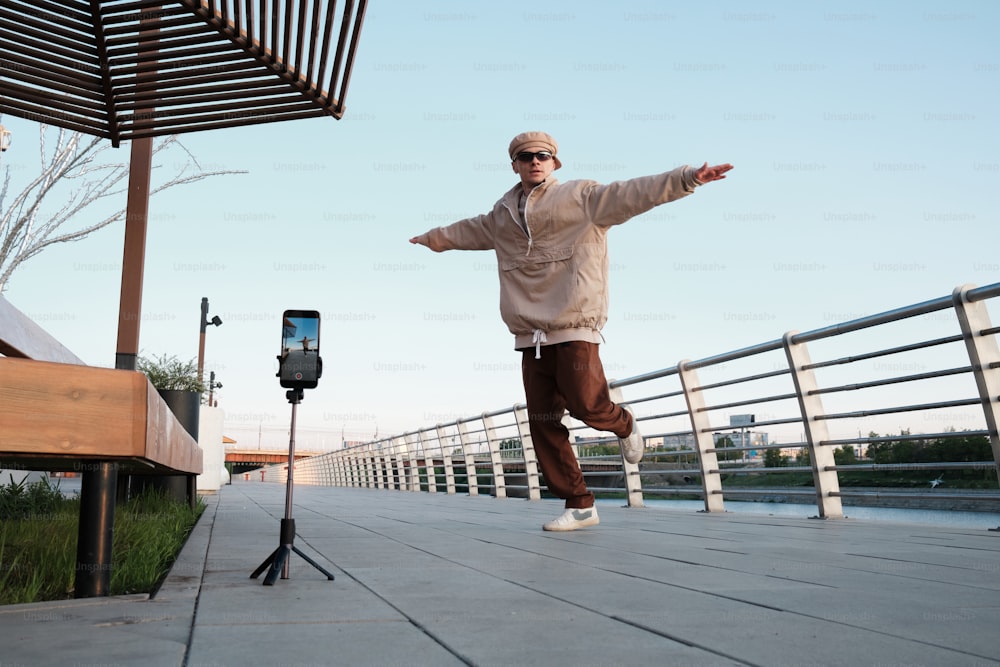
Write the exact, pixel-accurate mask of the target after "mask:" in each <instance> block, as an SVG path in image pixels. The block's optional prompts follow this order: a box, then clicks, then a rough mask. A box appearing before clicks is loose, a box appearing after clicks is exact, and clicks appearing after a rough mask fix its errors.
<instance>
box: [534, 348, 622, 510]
mask: <svg viewBox="0 0 1000 667" xmlns="http://www.w3.org/2000/svg"><path fill="white" fill-rule="evenodd" d="M522 355H523V356H522V357H521V375H522V376H523V378H524V394H525V398H526V402H527V405H528V426H529V430H530V431H531V441H532V443H533V444H534V447H535V454H536V455H537V457H538V465H539V467H540V468H541V470H542V474H543V475H545V483H546V484H547V485H548V487H549V491H551V492H552V493H554V494H555V495H556V496H558V497H559V498H562V499H563V500H565V501H566V507H567V508H575V509H582V508H585V507H591V506H592V505H593V504H594V494H593V493H591V492H590V491H589V490H588V489H587V484H586V482H585V481H584V478H583V473H582V472H581V471H580V464H579V463H578V462H577V460H576V457H575V456H574V455H573V448H572V446H571V445H570V441H569V430H568V429H567V428H566V427H565V426H563V423H562V417H563V413H564V411H566V410H568V411H569V413H570V415H572V416H573V417H574V418H576V419H579V420H580V421H582V422H583V423H584V424H586V425H587V426H590V427H591V428H593V429H596V430H598V431H610V432H611V433H614V434H615V435H617V436H618V437H619V438H626V437H628V436H629V434H630V433H632V416H631V415H630V414H629V413H628V412H627V411H626V410H625V409H624V408H622V407H621V406H619V405H617V404H615V403H613V402H612V401H611V396H610V395H609V393H608V381H607V380H606V379H605V377H604V366H602V365H601V359H600V357H599V356H598V346H597V344H595V343H587V342H584V341H572V342H569V343H557V344H555V345H546V346H543V347H542V348H541V359H535V348H533V347H532V348H530V349H526V350H523V351H522Z"/></svg>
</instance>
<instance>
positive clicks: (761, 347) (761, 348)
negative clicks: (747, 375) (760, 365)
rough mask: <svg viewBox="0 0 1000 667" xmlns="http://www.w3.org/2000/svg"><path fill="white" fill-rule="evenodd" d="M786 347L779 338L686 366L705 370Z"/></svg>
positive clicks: (706, 358)
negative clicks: (708, 367)
mask: <svg viewBox="0 0 1000 667" xmlns="http://www.w3.org/2000/svg"><path fill="white" fill-rule="evenodd" d="M784 345H785V344H784V341H782V340H781V339H780V338H779V339H778V340H771V341H768V342H766V343H758V344H757V345H751V346H750V347H744V348H741V349H739V350H733V351H732V352H723V353H722V354H716V355H714V356H711V357H705V358H704V359H698V360H696V361H688V362H686V363H685V364H684V365H685V366H686V367H687V368H688V369H691V370H697V369H699V368H705V367H707V366H714V365H716V364H724V363H726V362H727V361H735V360H736V359H743V358H745V357H752V356H754V355H756V354H764V353H765V352H774V351H775V350H780V349H782V348H783V347H784Z"/></svg>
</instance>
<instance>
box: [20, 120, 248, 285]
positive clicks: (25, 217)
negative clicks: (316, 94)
mask: <svg viewBox="0 0 1000 667" xmlns="http://www.w3.org/2000/svg"><path fill="white" fill-rule="evenodd" d="M39 133H40V141H39V154H40V158H41V165H42V171H41V173H40V174H39V175H38V176H37V177H35V178H34V179H33V180H32V181H31V182H30V183H28V184H27V185H26V186H24V188H23V189H22V190H21V191H20V192H18V193H17V194H13V195H12V193H11V192H10V186H11V175H10V169H9V168H7V169H5V173H4V178H3V183H2V185H0V294H2V293H3V291H4V290H5V289H6V287H7V283H8V281H9V279H10V277H11V275H12V274H13V273H14V271H15V270H16V269H17V268H18V267H19V266H20V265H21V264H23V263H24V262H26V261H27V260H29V259H31V258H32V257H34V256H35V255H37V254H38V253H40V252H41V251H42V250H44V249H45V248H48V247H49V246H52V245H55V244H57V243H68V242H71V241H79V240H81V239H84V238H86V237H87V236H89V235H90V234H93V233H94V232H96V231H98V230H100V229H103V228H104V227H107V226H108V225H110V224H113V223H115V222H118V221H120V220H124V219H125V214H126V208H125V206H124V205H121V204H119V203H117V202H121V201H123V199H124V195H125V193H126V191H127V187H128V175H129V165H128V163H127V162H122V161H121V160H120V158H113V159H108V155H106V152H107V151H108V150H111V145H110V144H109V143H108V142H107V141H104V140H102V139H100V138H97V137H85V136H84V135H83V134H81V133H78V132H69V131H68V130H64V129H59V130H58V131H57V132H55V142H54V146H53V147H52V149H51V150H49V145H50V142H49V141H48V138H49V135H50V134H52V132H50V130H49V128H48V127H47V126H45V125H42V126H40V127H39ZM171 148H173V149H175V150H174V152H176V151H180V152H183V153H184V155H185V161H184V162H183V164H182V165H181V166H180V168H179V169H176V170H174V171H173V173H171V174H170V176H168V177H167V178H166V180H165V181H163V182H162V183H159V184H158V185H156V186H155V187H154V188H153V189H152V190H151V191H150V197H152V196H154V195H156V194H158V193H160V192H163V191H164V190H169V189H171V188H175V187H178V186H182V185H188V184H191V183H197V182H198V181H202V180H204V179H206V178H211V177H213V176H224V175H230V174H245V173H247V172H246V171H238V170H214V171H204V170H203V169H202V168H201V165H200V164H198V160H197V159H196V158H195V156H194V155H193V154H192V153H191V152H190V151H189V150H188V149H187V147H186V146H184V145H183V144H182V143H181V142H180V141H179V140H178V138H177V137H176V136H169V137H164V138H162V139H160V140H158V141H157V142H156V143H155V144H154V146H153V156H154V159H155V157H156V156H158V155H159V154H161V153H164V151H170V149H171ZM119 150H120V149H116V150H115V154H116V155H120V154H119V153H118V151H119ZM164 154H165V153H164ZM153 168H154V170H161V169H162V165H157V164H154V167H153ZM8 198H10V204H9V205H7V204H6V202H7V200H8ZM54 202H58V203H54ZM106 202H116V203H115V204H114V206H116V207H120V208H115V209H113V210H114V212H113V213H111V214H110V215H107V214H105V215H104V217H103V218H99V219H97V220H96V221H93V220H90V219H89V218H90V216H91V215H93V213H92V211H93V209H95V208H99V207H95V205H96V204H99V203H106ZM52 206H54V210H49V209H48V207H52ZM98 215H101V214H100V213H98Z"/></svg>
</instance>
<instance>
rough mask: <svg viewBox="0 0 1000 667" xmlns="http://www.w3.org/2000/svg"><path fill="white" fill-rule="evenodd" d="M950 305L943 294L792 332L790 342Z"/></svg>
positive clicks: (800, 341) (825, 336)
mask: <svg viewBox="0 0 1000 667" xmlns="http://www.w3.org/2000/svg"><path fill="white" fill-rule="evenodd" d="M951 306H952V297H951V296H950V295H949V296H943V297H939V298H937V299H931V300H930V301H924V302H923V303H916V304H913V305H912V306H904V307H902V308H896V309H895V310H887V311H885V312H884V313H878V314H877V315H869V316H867V317H860V318H858V319H855V320H850V321H848V322H842V323H840V324H833V325H831V326H828V327H823V328H822V329H814V330H812V331H803V332H801V333H797V334H794V335H793V336H792V337H791V339H792V343H796V344H798V343H809V342H811V341H814V340H820V339H822V338H829V337H830V336H836V335H839V334H844V333H850V332H852V331H860V330H861V329H867V328H869V327H874V326H877V325H879V324H888V323H889V322H897V321H899V320H905V319H908V318H911V317H917V316H918V315H927V314H928V313H935V312H937V311H939V310H945V309H946V308H950V307H951Z"/></svg>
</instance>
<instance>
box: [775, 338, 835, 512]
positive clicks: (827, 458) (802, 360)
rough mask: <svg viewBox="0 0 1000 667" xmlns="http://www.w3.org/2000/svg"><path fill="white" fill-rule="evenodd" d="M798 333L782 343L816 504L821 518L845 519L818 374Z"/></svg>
mask: <svg viewBox="0 0 1000 667" xmlns="http://www.w3.org/2000/svg"><path fill="white" fill-rule="evenodd" d="M796 333H797V332H795V331H789V332H788V333H786V334H785V335H784V337H783V339H782V340H784V343H785V356H786V357H787V358H788V367H789V369H791V371H792V381H793V382H794V383H795V394H796V398H798V401H799V410H800V411H801V413H802V426H803V429H804V430H805V434H806V442H807V443H808V445H809V463H810V465H812V471H813V484H814V485H815V487H816V505H817V507H818V508H819V516H820V518H821V519H842V518H844V508H843V507H842V505H841V502H840V480H839V478H838V477H837V471H836V470H835V469H833V468H834V466H836V464H837V462H836V461H835V460H834V458H833V448H832V447H830V446H829V445H825V444H824V443H825V442H826V441H828V440H829V439H830V433H829V430H828V429H827V427H826V420H824V419H822V417H823V416H824V415H825V413H824V412H823V401H822V400H821V399H820V395H819V394H818V393H817V391H816V390H817V389H819V385H818V383H817V382H816V374H815V373H813V371H812V369H811V368H809V366H810V365H811V364H812V360H811V359H810V358H809V350H808V349H807V348H806V345H805V343H796V342H794V340H793V339H794V337H795V334H796Z"/></svg>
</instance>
